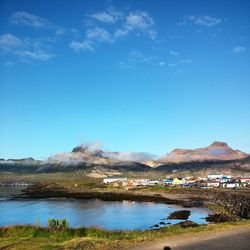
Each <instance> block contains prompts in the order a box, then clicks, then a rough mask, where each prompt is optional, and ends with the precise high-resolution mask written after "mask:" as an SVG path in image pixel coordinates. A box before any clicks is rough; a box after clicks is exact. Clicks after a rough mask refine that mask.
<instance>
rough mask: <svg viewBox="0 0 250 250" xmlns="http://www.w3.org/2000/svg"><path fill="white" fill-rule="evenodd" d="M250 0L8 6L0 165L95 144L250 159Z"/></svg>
mask: <svg viewBox="0 0 250 250" xmlns="http://www.w3.org/2000/svg"><path fill="white" fill-rule="evenodd" d="M249 13H250V2H249V1H247V0H246V1H243V0H240V1H230V0H224V1H223V0H220V1H218V0H217V1H212V0H211V1H192V0H190V1H184V0H183V1H178V0H177V1H170V0H169V1H163V0H159V1H155V0H147V1H141V0H133V1H121V0H117V1H97V0H96V1H94V0H86V1H83V0H74V1H72V0H64V1H59V0H55V1H47V0H43V1H35V3H34V1H32V0H27V1H26V0H11V1H5V0H2V1H0V117H1V120H0V158H1V157H2V158H20V157H27V156H33V157H36V158H40V159H44V158H46V157H48V156H49V155H51V154H54V153H56V152H62V151H69V150H71V148H72V147H74V146H76V145H78V144H81V143H83V142H86V141H99V142H101V143H103V144H104V149H106V150H116V151H143V152H151V153H154V154H158V155H161V154H164V153H166V152H169V151H171V150H173V149H174V148H196V147H203V146H207V145H209V144H210V143H212V142H213V141H214V140H220V141H226V142H228V143H229V144H230V145H231V146H232V147H234V148H238V149H240V150H243V151H246V152H250V98H249V96H250V70H249V69H250V46H249V45H250V43H249V40H250V15H249Z"/></svg>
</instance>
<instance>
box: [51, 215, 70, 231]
mask: <svg viewBox="0 0 250 250" xmlns="http://www.w3.org/2000/svg"><path fill="white" fill-rule="evenodd" d="M68 227H69V223H68V221H67V220H66V219H60V220H58V219H51V218H49V219H48V228H49V229H50V230H52V231H59V230H63V229H67V228H68Z"/></svg>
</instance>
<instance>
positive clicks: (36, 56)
mask: <svg viewBox="0 0 250 250" xmlns="http://www.w3.org/2000/svg"><path fill="white" fill-rule="evenodd" d="M15 54H16V55H18V56H20V57H22V58H28V59H32V60H39V61H48V60H50V59H51V58H53V57H55V55H54V54H50V53H47V52H45V51H42V50H37V51H29V50H18V51H16V52H15Z"/></svg>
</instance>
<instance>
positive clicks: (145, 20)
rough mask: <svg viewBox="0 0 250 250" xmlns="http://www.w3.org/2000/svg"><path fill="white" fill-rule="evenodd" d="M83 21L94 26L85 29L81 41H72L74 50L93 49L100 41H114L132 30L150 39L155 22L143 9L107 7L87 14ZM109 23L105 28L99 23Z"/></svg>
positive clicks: (153, 32)
mask: <svg viewBox="0 0 250 250" xmlns="http://www.w3.org/2000/svg"><path fill="white" fill-rule="evenodd" d="M87 17H88V19H87V20H86V21H85V24H86V25H87V26H94V27H93V28H90V29H87V30H86V32H85V39H84V40H83V41H80V42H79V41H73V42H71V44H70V47H71V48H72V49H74V50H75V51H79V50H94V48H95V47H96V46H97V45H98V43H101V42H115V41H117V40H118V39H120V38H121V37H125V36H128V35H129V34H131V33H132V32H134V33H135V34H136V35H137V36H139V35H141V34H146V35H147V36H149V37H150V38H151V39H155V36H156V32H155V30H154V26H155V22H154V20H153V18H152V17H151V16H149V14H148V13H146V12H144V11H136V12H128V13H122V12H119V11H117V10H115V9H112V8H109V9H108V10H106V11H102V12H97V13H94V14H92V15H88V16H87ZM103 23H104V24H105V23H106V24H107V23H108V24H110V25H109V26H108V27H109V28H107V27H105V29H104V28H103V27H101V26H100V25H101V24H103Z"/></svg>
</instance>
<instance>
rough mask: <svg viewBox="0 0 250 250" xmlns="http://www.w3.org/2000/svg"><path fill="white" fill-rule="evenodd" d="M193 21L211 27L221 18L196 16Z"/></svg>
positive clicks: (219, 21)
mask: <svg viewBox="0 0 250 250" xmlns="http://www.w3.org/2000/svg"><path fill="white" fill-rule="evenodd" d="M193 21H194V23H195V24H197V25H201V26H206V27H212V26H215V25H218V24H219V23H221V19H219V18H216V17H211V16H202V17H196V18H195V19H194V20H193Z"/></svg>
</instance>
